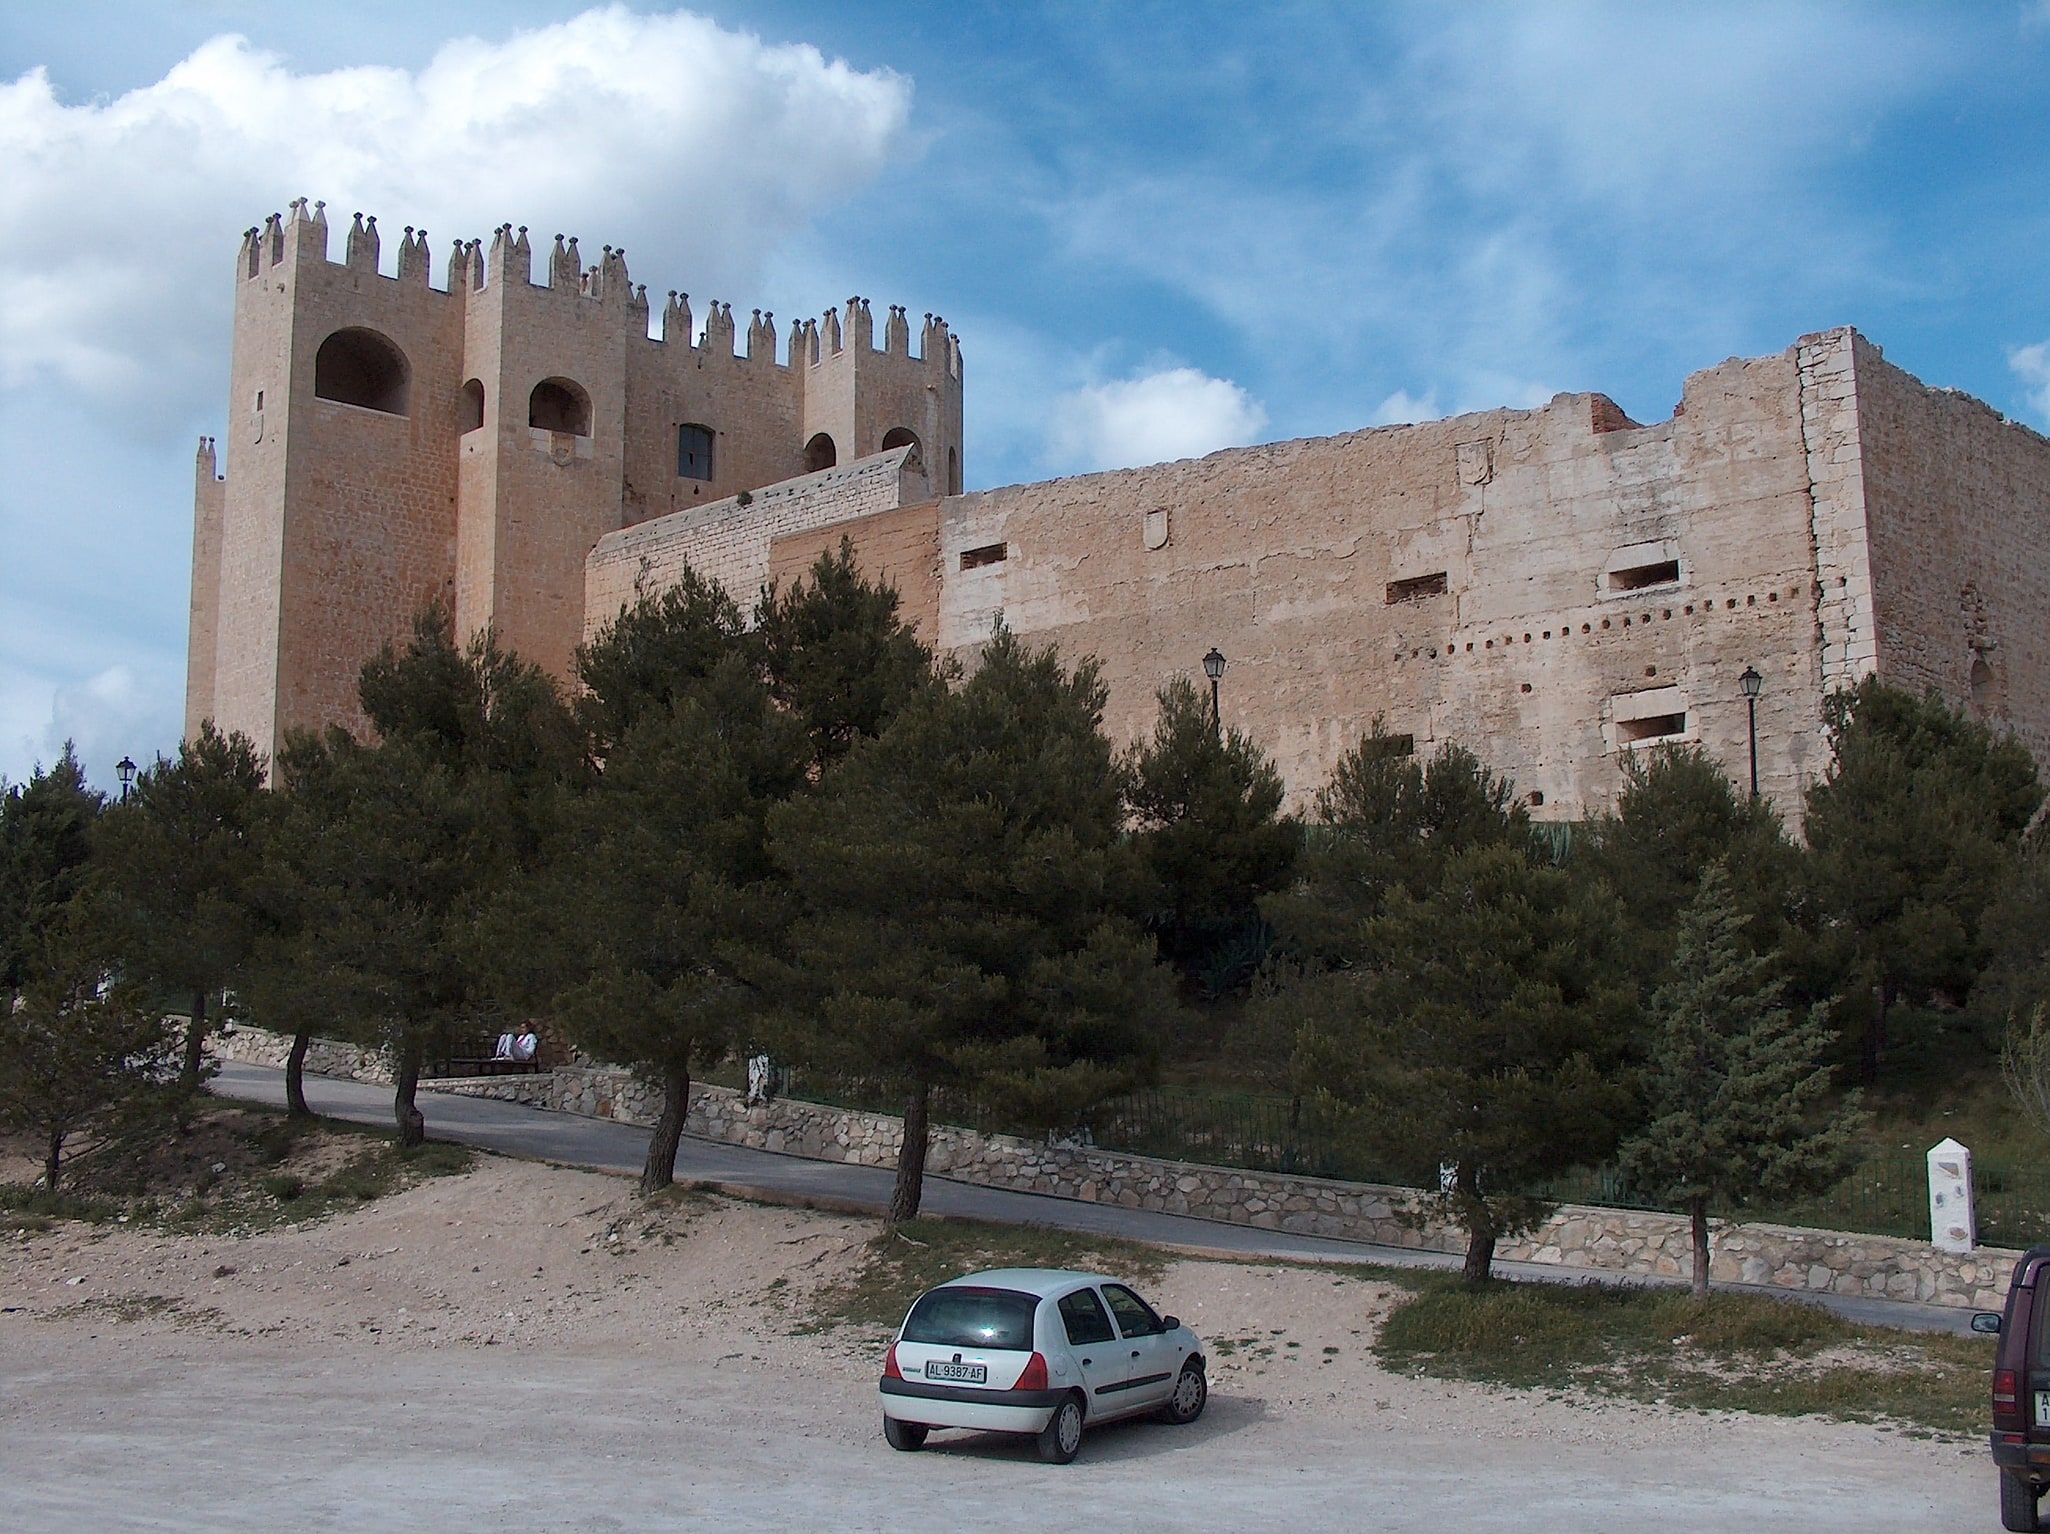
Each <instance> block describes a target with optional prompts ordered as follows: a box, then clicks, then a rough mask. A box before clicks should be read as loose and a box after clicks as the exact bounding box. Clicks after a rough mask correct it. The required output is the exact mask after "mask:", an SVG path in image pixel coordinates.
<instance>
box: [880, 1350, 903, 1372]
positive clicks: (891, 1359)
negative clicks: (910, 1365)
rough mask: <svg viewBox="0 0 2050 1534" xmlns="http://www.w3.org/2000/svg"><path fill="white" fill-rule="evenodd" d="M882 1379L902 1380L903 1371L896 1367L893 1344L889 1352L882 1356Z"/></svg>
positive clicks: (895, 1354)
mask: <svg viewBox="0 0 2050 1534" xmlns="http://www.w3.org/2000/svg"><path fill="white" fill-rule="evenodd" d="M883 1378H884V1379H886V1380H901V1379H902V1378H904V1371H903V1370H902V1369H899V1368H898V1367H897V1344H896V1343H894V1342H893V1343H891V1344H890V1351H889V1352H887V1353H885V1354H884V1355H883Z"/></svg>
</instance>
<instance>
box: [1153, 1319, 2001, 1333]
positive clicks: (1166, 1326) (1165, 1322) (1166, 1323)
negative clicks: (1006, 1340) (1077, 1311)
mask: <svg viewBox="0 0 2050 1534" xmlns="http://www.w3.org/2000/svg"><path fill="white" fill-rule="evenodd" d="M1994 1319H1996V1320H1998V1319H1999V1318H1998V1317H1995V1318H1994ZM1181 1324H1182V1318H1181V1317H1180V1316H1162V1317H1161V1318H1160V1329H1161V1330H1162V1331H1164V1332H1171V1331H1173V1330H1174V1329H1175V1328H1176V1327H1177V1326H1180V1325H1181Z"/></svg>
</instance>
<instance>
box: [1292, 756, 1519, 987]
mask: <svg viewBox="0 0 2050 1534" xmlns="http://www.w3.org/2000/svg"><path fill="white" fill-rule="evenodd" d="M1530 834H1531V833H1530V812H1529V811H1528V810H1526V809H1525V808H1524V806H1523V805H1522V804H1521V803H1520V802H1519V801H1518V800H1517V798H1516V792H1515V786H1514V785H1513V784H1511V783H1510V782H1508V781H1507V780H1506V779H1503V778H1498V777H1496V776H1495V775H1494V774H1493V773H1492V772H1490V771H1489V770H1488V769H1487V768H1486V767H1485V766H1483V765H1482V764H1481V762H1480V760H1479V759H1478V758H1476V757H1475V756H1474V755H1473V753H1472V752H1470V751H1468V750H1466V749H1465V748H1464V747H1463V746H1459V745H1455V744H1453V743H1451V742H1449V741H1448V742H1446V743H1445V744H1444V745H1442V746H1440V747H1439V748H1438V751H1437V754H1436V755H1434V756H1433V757H1432V758H1431V759H1430V761H1429V762H1428V763H1426V762H1423V761H1421V760H1419V759H1418V758H1417V757H1416V755H1415V754H1414V751H1413V749H1412V746H1411V742H1410V737H1408V736H1406V735H1390V734H1388V733H1387V732H1386V730H1385V729H1384V728H1383V726H1382V722H1381V721H1380V720H1379V719H1376V720H1375V721H1374V725H1373V728H1372V730H1371V731H1369V732H1368V734H1367V735H1365V736H1364V737H1362V738H1361V740H1360V743H1359V744H1358V745H1357V746H1355V747H1354V748H1353V749H1352V750H1351V751H1349V752H1347V753H1346V754H1345V755H1344V756H1343V757H1341V758H1340V759H1339V762H1338V765H1337V766H1336V767H1334V768H1333V769H1332V773H1331V778H1330V781H1329V782H1327V783H1326V784H1325V785H1324V787H1323V788H1322V789H1320V790H1319V791H1318V794H1317V813H1316V820H1315V824H1314V826H1313V827H1312V829H1311V834H1310V837H1309V841H1308V847H1307V851H1306V853H1305V855H1304V857H1303V860H1302V877H1301V879H1300V880H1299V881H1298V883H1297V885H1296V887H1295V888H1294V889H1292V890H1290V891H1287V892H1285V893H1281V894H1277V895H1275V896H1272V897H1270V898H1269V899H1267V900H1265V901H1263V902H1262V907H1263V909H1265V910H1266V911H1267V913H1268V915H1269V918H1270V919H1271V920H1272V921H1273V922H1274V924H1275V926H1276V927H1277V928H1278V929H1279V931H1280V934H1281V937H1282V940H1283V942H1284V943H1285V944H1286V945H1287V946H1288V948H1289V949H1291V950H1292V951H1293V952H1295V953H1296V954H1297V955H1298V956H1299V957H1301V958H1304V959H1306V960H1308V961H1309V962H1311V963H1312V964H1335V965H1348V964H1354V963H1358V962H1360V961H1361V960H1363V959H1364V958H1366V956H1367V952H1368V950H1367V947H1366V944H1367V938H1368V932H1369V925H1368V924H1369V923H1371V922H1372V921H1373V919H1374V918H1375V917H1376V916H1378V915H1379V914H1380V913H1381V911H1382V909H1383V908H1384V906H1385V905H1386V902H1387V900H1388V897H1389V896H1390V895H1391V894H1392V893H1394V892H1395V891H1398V890H1400V891H1403V892H1405V893H1407V894H1409V895H1410V896H1412V897H1419V896H1421V895H1422V894H1423V893H1424V892H1425V891H1427V890H1429V889H1431V888H1433V887H1435V885H1436V884H1437V882H1438V878H1439V874H1440V871H1441V870H1442V868H1443V866H1444V864H1445V862H1446V860H1447V859H1449V858H1451V857H1453V856H1455V855H1456V854H1458V853H1461V852H1466V851H1470V850H1473V849H1475V848H1480V847H1514V848H1517V849H1519V850H1522V849H1525V848H1527V847H1528V846H1529V844H1530Z"/></svg>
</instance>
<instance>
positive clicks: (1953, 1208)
mask: <svg viewBox="0 0 2050 1534" xmlns="http://www.w3.org/2000/svg"><path fill="white" fill-rule="evenodd" d="M1976 1234H1977V1229H1976V1227H1975V1225H1974V1224H1973V1220H1972V1153H1971V1152H1970V1151H1968V1150H1966V1149H1965V1148H1964V1147H1963V1146H1962V1145H1960V1144H1958V1143H1957V1141H1955V1140H1950V1139H1946V1140H1945V1141H1943V1143H1942V1144H1940V1145H1937V1146H1935V1147H1933V1148H1932V1149H1931V1150H1930V1152H1929V1239H1930V1240H1931V1241H1932V1242H1933V1243H1935V1246H1936V1250H1938V1251H1939V1252H1969V1251H1970V1250H1971V1249H1972V1241H1973V1238H1974V1236H1975V1235H1976Z"/></svg>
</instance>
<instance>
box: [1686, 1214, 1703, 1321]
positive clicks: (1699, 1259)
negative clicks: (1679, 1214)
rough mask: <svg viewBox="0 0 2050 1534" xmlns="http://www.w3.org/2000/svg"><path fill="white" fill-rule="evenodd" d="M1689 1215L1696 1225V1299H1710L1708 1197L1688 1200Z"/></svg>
mask: <svg viewBox="0 0 2050 1534" xmlns="http://www.w3.org/2000/svg"><path fill="white" fill-rule="evenodd" d="M1687 1213H1688V1215H1689V1217H1690V1218H1691V1219H1692V1221H1693V1224H1694V1298H1696V1299H1697V1300H1705V1299H1707V1298H1708V1195H1707V1194H1705V1193H1697V1194H1695V1195H1694V1197H1692V1198H1690V1199H1689V1200H1687Z"/></svg>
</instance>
